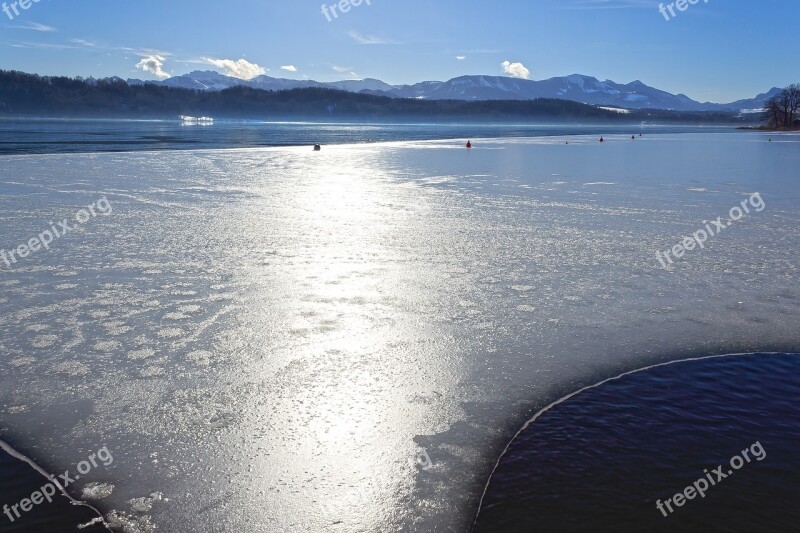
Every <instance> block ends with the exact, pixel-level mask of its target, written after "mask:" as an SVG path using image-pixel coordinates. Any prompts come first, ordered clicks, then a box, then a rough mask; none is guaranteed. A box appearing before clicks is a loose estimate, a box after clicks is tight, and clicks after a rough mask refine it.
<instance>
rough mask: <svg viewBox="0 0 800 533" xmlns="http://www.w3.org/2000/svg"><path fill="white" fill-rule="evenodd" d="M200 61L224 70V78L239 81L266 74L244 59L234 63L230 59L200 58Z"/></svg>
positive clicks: (262, 69)
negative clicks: (229, 77) (228, 77)
mask: <svg viewBox="0 0 800 533" xmlns="http://www.w3.org/2000/svg"><path fill="white" fill-rule="evenodd" d="M202 61H203V62H204V63H208V64H209V65H213V66H215V67H217V68H219V69H222V70H224V71H225V75H226V76H231V77H233V78H239V79H240V80H249V79H251V78H255V77H256V76H260V75H261V74H266V73H267V71H266V69H264V68H263V67H260V66H258V65H256V64H255V63H250V62H249V61H247V60H246V59H239V60H236V61H234V60H232V59H213V58H210V57H204V58H202Z"/></svg>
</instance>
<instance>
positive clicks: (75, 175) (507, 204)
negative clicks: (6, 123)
mask: <svg viewBox="0 0 800 533" xmlns="http://www.w3.org/2000/svg"><path fill="white" fill-rule="evenodd" d="M767 137H768V136H767V135H766V134H758V133H744V132H735V133H675V134H659V135H649V134H646V135H645V136H644V137H642V138H636V139H635V140H631V139H630V138H629V135H613V134H612V135H610V136H606V141H607V142H605V143H603V144H600V143H598V142H596V139H595V138H594V137H593V136H592V137H589V136H585V137H581V136H577V137H576V136H571V137H569V138H566V137H557V136H555V137H547V138H544V137H542V138H517V139H473V142H474V143H475V148H474V149H473V150H472V151H470V152H468V151H467V150H465V149H464V148H463V147H462V145H461V143H460V142H451V141H414V142H394V143H385V144H363V145H338V146H326V147H324V149H323V151H321V152H318V153H314V152H311V150H310V148H306V147H299V148H298V147H286V148H261V149H233V150H198V151H183V152H181V151H162V152H138V153H108V154H98V153H85V154H65V155H16V156H12V155H5V156H0V219H2V220H1V223H0V248H1V249H3V250H6V251H8V250H12V249H17V248H18V247H19V246H20V245H23V244H25V243H28V242H29V241H30V240H31V239H33V238H37V236H38V235H40V234H41V233H42V232H43V231H45V230H48V229H49V228H51V221H52V222H54V223H56V224H57V223H58V221H62V220H63V219H67V220H68V221H71V222H70V225H72V226H75V227H74V228H73V229H72V230H71V231H70V232H69V233H67V234H65V235H64V236H63V237H61V238H56V239H54V240H53V242H52V243H50V244H49V245H48V246H49V248H50V249H49V251H48V250H44V249H42V250H38V251H35V252H33V253H30V254H29V255H27V257H17V258H16V262H11V261H9V264H8V265H7V264H6V263H3V262H0V288H1V290H2V292H0V309H1V310H2V313H0V368H1V369H2V372H0V427H2V428H3V429H4V430H5V431H4V432H3V433H2V434H0V438H3V439H6V440H8V441H9V442H11V443H13V444H14V445H15V446H16V447H17V448H18V449H19V450H21V451H24V452H25V453H26V454H27V455H28V456H30V457H31V458H33V459H35V460H36V461H37V462H38V463H39V464H40V465H42V466H44V467H45V468H47V469H48V470H50V471H53V472H56V471H58V472H61V471H64V470H65V469H67V468H69V469H73V470H74V465H76V464H78V463H79V462H80V461H82V460H84V459H86V458H87V457H88V456H89V455H90V454H92V453H93V452H96V451H97V450H99V449H101V448H103V447H104V446H107V448H108V450H110V452H111V453H112V454H113V459H114V460H113V463H112V464H109V465H108V466H102V465H99V466H98V467H97V468H95V469H93V470H92V471H91V472H90V473H88V474H87V475H86V476H84V477H82V478H81V479H80V481H76V482H75V485H73V486H72V488H73V489H75V490H74V491H73V492H74V494H75V495H76V496H80V495H81V493H82V489H83V488H84V485H85V484H88V483H104V484H109V485H102V487H106V488H109V486H110V485H113V490H112V491H111V493H110V495H107V493H108V490H105V491H102V490H101V491H98V490H95V491H94V492H92V491H90V492H92V493H93V494H95V495H98V494H100V495H102V496H106V497H104V498H102V499H98V500H94V501H92V503H93V504H95V505H97V506H98V507H101V508H102V509H104V510H105V511H107V512H108V513H109V515H108V516H109V520H110V522H112V523H114V524H123V523H125V524H127V527H128V529H129V530H130V531H148V530H149V528H151V527H152V526H154V525H155V526H158V528H159V529H160V530H162V531H209V532H210V531H259V532H261V531H263V532H267V531H270V532H271V531H313V532H323V531H324V532H345V531H346V532H350V531H399V530H403V531H420V532H427V531H453V532H462V531H465V530H467V529H468V528H469V526H470V524H471V523H472V520H473V518H474V514H475V512H476V511H477V505H478V501H479V499H480V496H481V493H482V491H483V488H484V484H485V482H486V479H487V477H488V475H489V473H490V472H491V469H492V468H493V466H494V464H495V461H496V460H497V457H498V455H499V453H500V452H501V451H502V450H503V448H504V447H505V446H506V444H507V443H508V441H509V439H510V438H511V437H512V436H513V435H514V434H515V433H516V431H517V430H518V429H519V427H520V426H521V425H522V423H524V422H525V421H526V420H527V419H528V418H529V417H530V415H531V414H532V413H533V412H535V411H536V410H538V409H539V408H541V407H542V406H544V405H546V404H547V403H549V402H551V401H553V400H555V399H557V398H559V397H561V396H564V395H565V394H567V393H570V392H573V391H574V390H577V389H579V388H581V387H582V386H585V385H589V384H591V383H595V382H597V381H600V380H601V379H604V378H608V377H611V376H615V375H618V374H620V373H622V372H624V371H628V370H632V369H636V368H640V367H643V366H646V365H648V364H653V363H656V362H662V361H667V360H672V359H679V358H686V357H690V356H693V355H709V354H724V353H741V352H757V351H762V352H765V351H786V352H790V351H794V352H797V351H800V328H798V317H800V292H799V291H798V280H799V279H800V275H799V274H798V259H799V258H800V257H799V255H800V242H798V241H800V236H799V235H798V228H800V214H799V213H798V210H797V205H798V202H799V201H800V181H798V168H800V136H798V135H782V136H776V135H773V136H772V140H773V142H767ZM567 141H569V144H566V142H567ZM755 193H759V195H760V196H759V197H760V198H761V199H762V200H763V206H764V207H763V209H760V210H758V211H757V210H756V209H755V207H754V206H755V205H756V203H757V202H755V201H754V200H753V198H754V196H753V195H754V194H755ZM102 199H105V200H107V204H108V205H109V206H110V208H111V209H108V210H106V209H103V207H104V206H105V205H106V204H103V203H102V202H100V201H101V200H102ZM99 202H100V203H99ZM747 202H751V203H749V204H747ZM743 203H744V204H743ZM90 205H91V206H93V207H94V208H95V213H94V215H91V213H89V210H88V209H87V214H89V215H90V216H89V217H88V218H86V217H83V215H78V213H79V212H80V210H81V209H82V208H86V207H87V206H90ZM743 205H748V206H749V210H750V213H748V214H746V215H744V216H743V217H742V218H741V220H738V221H735V222H732V224H731V225H730V226H726V229H724V230H723V231H721V233H720V234H719V235H717V236H714V237H711V238H709V239H708V241H707V242H705V243H704V248H702V249H700V248H695V249H693V250H691V251H686V253H685V255H683V257H681V258H680V259H677V260H676V261H675V262H674V264H672V265H669V266H668V268H666V269H665V268H662V266H661V264H659V261H658V259H657V258H656V252H657V251H663V250H668V249H672V248H673V246H675V245H677V244H678V243H680V242H681V241H682V240H683V237H684V236H686V235H690V234H692V233H694V232H696V231H698V230H701V229H703V228H704V227H705V226H706V224H707V223H710V221H712V220H715V219H716V218H717V217H723V218H725V219H727V218H728V216H729V213H730V210H731V208H733V207H735V206H740V207H741V206H743ZM758 205H760V204H758ZM76 216H78V217H83V218H82V219H85V221H84V222H82V223H77V222H75V219H76ZM52 227H56V228H57V226H55V225H54V226H52ZM18 255H19V254H18ZM420 456H421V457H422V459H420ZM95 488H96V487H95ZM141 498H147V499H146V500H141ZM136 499H138V500H136ZM132 500H133V503H131V501H132Z"/></svg>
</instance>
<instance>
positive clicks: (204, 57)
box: [0, 0, 800, 102]
mask: <svg viewBox="0 0 800 533" xmlns="http://www.w3.org/2000/svg"><path fill="white" fill-rule="evenodd" d="M2 1H5V2H6V4H11V3H12V1H11V0H0V2H2ZM25 1H31V2H33V1H34V0H23V2H25ZM660 3H661V2H659V1H658V0H370V4H371V5H367V3H366V0H363V2H362V4H361V5H360V6H357V7H356V6H352V7H351V9H350V10H349V12H347V13H339V12H338V10H337V14H338V15H339V16H338V18H337V17H334V16H331V12H330V9H329V15H328V17H326V16H325V15H324V14H323V12H322V8H321V6H322V5H323V4H326V5H328V6H330V5H333V4H334V2H333V0H328V1H323V0H225V1H223V0H217V1H213V0H41V1H39V2H38V3H31V4H30V5H29V7H28V9H27V10H23V9H21V8H19V7H17V11H18V13H19V15H15V14H14V11H13V9H11V6H9V11H10V13H11V15H12V16H13V19H11V18H10V17H9V16H8V15H7V14H5V13H3V12H0V48H2V55H0V58H2V59H0V68H3V69H15V70H23V71H26V72H35V73H39V74H51V75H69V76H94V77H105V76H112V75H117V76H120V77H123V78H129V77H136V78H141V79H157V78H158V77H159V76H161V77H164V76H167V75H180V74H184V73H187V72H190V71H192V70H198V69H201V70H217V71H219V72H223V73H228V74H234V75H237V76H240V77H246V76H252V75H254V74H257V73H259V72H264V73H266V74H268V75H270V76H275V77H287V78H311V79H315V80H318V81H332V80H340V79H353V78H365V77H370V78H378V79H381V80H383V81H386V82H387V83H392V84H397V83H415V82H418V81H425V80H446V79H449V78H453V77H456V76H460V75H464V74H491V75H508V74H506V73H505V72H504V70H508V71H509V72H511V73H512V74H514V75H517V76H524V75H525V74H526V72H527V73H528V74H527V75H528V76H529V77H530V78H531V79H545V78H549V77H552V76H562V75H569V74H574V73H580V74H588V75H591V76H595V77H597V78H599V79H601V80H604V79H611V80H614V81H616V82H620V83H627V82H630V81H633V80H635V79H639V80H641V81H643V82H644V83H646V84H648V85H652V86H654V87H657V88H660V89H664V90H667V91H670V92H673V93H678V92H682V93H684V94H687V95H688V96H690V97H692V98H694V99H697V100H701V101H715V102H727V101H732V100H736V99H739V98H749V97H752V96H755V95H756V94H757V93H760V92H764V91H766V90H768V89H770V88H771V87H773V86H785V85H788V84H789V83H794V82H800V54H798V53H797V47H798V44H800V23H799V22H798V21H800V1H798V0H759V1H758V2H756V1H754V0H708V1H707V2H706V0H699V3H697V4H696V5H688V7H687V9H686V10H685V11H683V12H681V11H679V10H678V9H676V8H673V11H674V12H675V14H676V16H675V17H674V18H673V17H671V15H669V11H666V13H667V15H666V16H665V15H663V14H661V13H660V12H659V4H660ZM669 3H670V2H664V4H669ZM665 17H669V18H670V20H669V21H667V20H666V18H665ZM328 18H330V21H329V20H328ZM504 62H508V63H507V65H509V66H508V67H506V69H504V67H503V64H504ZM518 63H519V65H517V64H518ZM137 65H138V67H137ZM143 69H144V70H143Z"/></svg>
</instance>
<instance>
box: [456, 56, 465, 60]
mask: <svg viewBox="0 0 800 533" xmlns="http://www.w3.org/2000/svg"><path fill="white" fill-rule="evenodd" d="M466 58H467V56H456V59H458V60H459V61H464V60H465V59H466Z"/></svg>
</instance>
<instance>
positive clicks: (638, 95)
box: [128, 71, 780, 112]
mask: <svg viewBox="0 0 800 533" xmlns="http://www.w3.org/2000/svg"><path fill="white" fill-rule="evenodd" d="M128 82H129V83H133V84H142V83H144V82H142V81H141V80H128ZM150 83H155V84H158V85H163V86H166V87H182V88H186V89H198V90H202V91H219V90H223V89H229V88H231V87H236V86H244V87H251V88H254V89H264V90H272V91H280V90H286V89H299V88H323V87H325V88H330V89H341V90H345V91H350V92H356V93H358V92H367V93H369V94H372V95H380V96H389V97H393V98H418V99H425V100H467V101H471V100H534V99H536V98H558V99H562V100H572V101H574V102H579V103H583V104H589V105H605V106H618V107H623V108H626V109H662V110H673V111H735V112H739V111H742V110H753V109H761V108H763V107H764V103H765V102H766V101H767V100H768V99H769V98H771V97H772V96H774V95H776V94H777V93H778V92H779V91H780V89H778V88H773V89H770V90H769V91H768V92H766V93H764V94H760V95H758V96H756V97H755V98H751V99H746V100H739V101H736V102H731V103H728V104H715V103H711V102H704V103H702V102H697V101H695V100H692V99H691V98H689V97H688V96H686V95H684V94H677V95H675V94H671V93H669V92H666V91H662V90H659V89H655V88H653V87H650V86H648V85H645V84H644V83H642V82H641V81H638V80H637V81H633V82H631V83H627V84H619V83H616V82H613V81H610V80H606V81H600V80H598V79H597V78H593V77H591V76H584V75H581V74H573V75H572V76H564V77H558V78H550V79H548V80H541V81H533V80H522V79H518V78H509V77H503V76H461V77H458V78H454V79H452V80H449V81H425V82H422V83H417V84H414V85H389V84H387V83H384V82H382V81H380V80H375V79H369V78H368V79H364V80H351V81H338V82H329V83H323V82H318V81H313V80H290V79H285V78H273V77H270V76H258V77H256V78H253V79H251V80H240V79H238V78H231V77H228V76H224V75H222V74H219V73H217V72H213V71H195V72H190V73H189V74H184V75H182V76H176V77H174V78H169V79H167V80H163V81H158V82H150Z"/></svg>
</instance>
